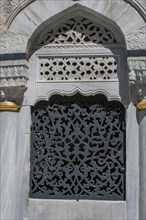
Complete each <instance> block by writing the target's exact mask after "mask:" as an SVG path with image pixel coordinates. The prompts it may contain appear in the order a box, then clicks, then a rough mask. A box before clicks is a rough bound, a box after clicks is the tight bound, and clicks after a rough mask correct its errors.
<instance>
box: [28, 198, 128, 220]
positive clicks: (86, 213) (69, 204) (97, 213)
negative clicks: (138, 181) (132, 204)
mask: <svg viewBox="0 0 146 220" xmlns="http://www.w3.org/2000/svg"><path fill="white" fill-rule="evenodd" d="M28 204H29V205H28V206H29V208H28V220H34V219H35V220H44V219H45V220H89V219H92V220H109V219H110V220H111V219H112V220H126V219H127V214H126V202H120V201H117V202H114V201H112V202H111V201H90V200H89V201H88V200H82V201H75V200H60V201H59V200H43V199H42V200H40V199H34V200H33V199H29V201H28Z"/></svg>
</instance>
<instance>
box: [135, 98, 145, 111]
mask: <svg viewBox="0 0 146 220" xmlns="http://www.w3.org/2000/svg"><path fill="white" fill-rule="evenodd" d="M137 108H138V109H139V110H144V109H146V98H144V99H143V100H142V101H141V102H139V103H138V104H137Z"/></svg>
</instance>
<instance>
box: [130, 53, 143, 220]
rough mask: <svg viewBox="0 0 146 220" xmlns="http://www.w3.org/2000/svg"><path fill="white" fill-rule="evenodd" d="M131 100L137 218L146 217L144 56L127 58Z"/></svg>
mask: <svg viewBox="0 0 146 220" xmlns="http://www.w3.org/2000/svg"><path fill="white" fill-rule="evenodd" d="M129 68H130V74H129V80H130V90H131V100H132V101H133V103H134V105H135V106H136V107H137V120H138V123H139V219H141V220H145V219H146V57H133V58H132V57H131V58H129Z"/></svg>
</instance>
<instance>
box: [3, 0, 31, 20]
mask: <svg viewBox="0 0 146 220" xmlns="http://www.w3.org/2000/svg"><path fill="white" fill-rule="evenodd" d="M25 1H26V2H27V1H29V0H1V1H0V8H1V13H0V23H1V24H3V23H5V21H6V20H7V18H8V17H9V15H10V14H11V13H12V12H13V11H14V10H15V9H16V7H17V6H18V5H21V4H22V3H23V2H25Z"/></svg>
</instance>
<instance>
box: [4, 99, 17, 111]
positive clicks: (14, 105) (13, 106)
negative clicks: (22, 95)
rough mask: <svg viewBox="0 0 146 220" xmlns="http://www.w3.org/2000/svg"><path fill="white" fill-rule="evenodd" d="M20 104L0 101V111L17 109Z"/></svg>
mask: <svg viewBox="0 0 146 220" xmlns="http://www.w3.org/2000/svg"><path fill="white" fill-rule="evenodd" d="M20 108H21V106H20V105H19V104H17V103H15V102H7V101H5V102H0V111H14V112H16V111H18V110H19V109H20Z"/></svg>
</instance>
